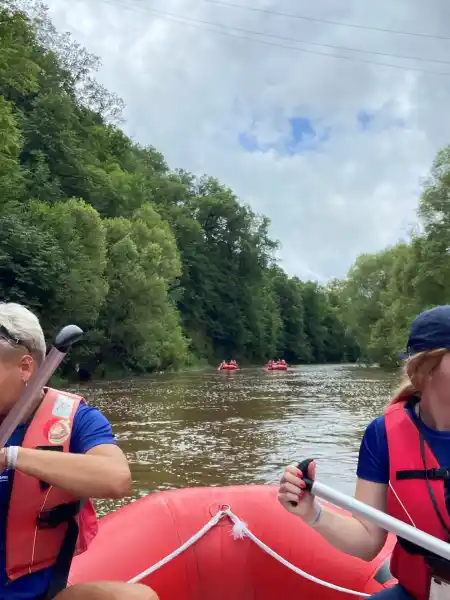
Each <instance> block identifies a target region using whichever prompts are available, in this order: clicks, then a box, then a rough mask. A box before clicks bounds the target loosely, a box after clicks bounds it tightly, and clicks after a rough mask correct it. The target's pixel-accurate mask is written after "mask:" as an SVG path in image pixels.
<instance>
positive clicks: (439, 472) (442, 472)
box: [428, 467, 450, 480]
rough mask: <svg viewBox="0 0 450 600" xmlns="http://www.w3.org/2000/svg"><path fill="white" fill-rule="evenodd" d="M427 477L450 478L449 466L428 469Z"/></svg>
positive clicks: (434, 478)
mask: <svg viewBox="0 0 450 600" xmlns="http://www.w3.org/2000/svg"><path fill="white" fill-rule="evenodd" d="M428 479H433V480H436V479H444V480H445V479H450V467H440V468H439V469H436V468H435V469H430V470H429V471H428Z"/></svg>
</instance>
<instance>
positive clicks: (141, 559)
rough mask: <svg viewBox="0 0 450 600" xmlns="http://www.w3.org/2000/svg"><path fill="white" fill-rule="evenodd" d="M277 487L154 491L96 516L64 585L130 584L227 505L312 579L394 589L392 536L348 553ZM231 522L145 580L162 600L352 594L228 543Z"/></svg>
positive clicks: (332, 599) (338, 598)
mask: <svg viewBox="0 0 450 600" xmlns="http://www.w3.org/2000/svg"><path fill="white" fill-rule="evenodd" d="M276 493H277V489H276V487H274V486H269V485H263V486H262V485H249V486H234V487H222V488H214V487H211V488H189V489H180V490H172V491H164V492H157V493H154V494H150V495H148V496H146V497H144V498H141V499H139V500H137V501H136V502H133V503H132V504H128V505H127V506H125V507H123V508H121V509H119V510H118V511H116V512H114V513H111V514H109V515H107V516H106V517H104V518H102V519H100V529H99V534H98V535H97V537H96V538H95V539H94V541H93V543H92V545H91V547H90V548H89V550H88V551H87V552H85V553H84V554H81V555H79V556H77V557H76V558H75V559H74V561H73V564H72V569H71V572H70V578H69V582H70V583H71V584H74V583H80V582H87V581H101V580H115V581H127V580H129V579H131V578H132V577H134V576H136V575H137V574H139V573H141V572H142V571H145V570H146V569H147V568H148V567H150V566H151V565H153V564H155V563H156V562H158V561H159V560H161V559H162V558H163V557H165V556H166V555H168V554H169V553H171V552H172V551H174V550H175V549H176V548H178V547H179V546H181V544H182V543H184V542H185V541H186V540H188V539H189V538H190V537H191V536H192V535H193V534H194V533H196V532H197V531H198V530H199V529H201V528H202V527H203V526H204V525H205V524H206V523H207V522H208V521H209V520H210V519H211V517H212V516H213V515H215V514H216V513H217V511H218V510H219V507H220V506H222V505H224V504H228V505H229V506H230V508H231V510H232V511H233V512H234V514H235V515H236V516H238V517H239V518H240V519H242V520H243V521H244V522H245V523H247V525H248V527H249V529H250V530H251V531H252V532H253V533H254V534H255V535H256V536H258V537H259V538H260V539H261V540H262V541H263V542H265V543H266V544H267V545H268V546H270V547H271V548H272V549H274V550H275V551H276V552H278V553H279V554H280V555H281V556H283V557H284V558H286V559H287V560H289V561H290V562H292V563H293V564H294V565H296V566H297V567H299V568H301V569H303V570H304V571H306V572H307V573H310V574H311V575H315V576H316V577H319V578H320V579H323V580H325V581H329V582H332V583H334V584H336V585H339V586H343V587H345V588H348V589H352V590H357V591H361V592H363V593H374V592H376V591H379V590H381V589H383V587H387V586H388V585H392V583H393V581H392V580H390V581H389V579H390V574H389V570H388V569H386V565H387V564H388V560H389V556H390V553H391V551H392V548H393V545H394V538H393V536H388V540H387V543H386V546H385V547H384V549H383V550H382V551H381V553H380V554H379V555H378V556H377V558H376V559H375V560H373V561H372V562H370V563H367V562H364V561H362V560H360V559H357V558H353V557H351V556H348V555H346V554H343V553H342V552H339V551H338V550H336V549H335V548H333V547H331V546H330V545H329V544H328V543H327V542H326V541H325V540H324V539H323V538H322V537H321V536H320V535H319V534H318V533H317V532H316V531H314V530H313V529H311V528H310V527H309V526H308V525H306V524H305V523H304V522H303V521H302V520H301V519H299V518H296V517H294V516H293V515H291V514H289V513H288V512H287V511H286V510H284V508H283V507H282V506H281V505H280V504H279V502H278V501H277V498H276ZM336 510H338V509H336ZM231 528H232V525H231V522H230V520H229V519H228V518H225V519H223V520H222V521H221V522H220V523H219V524H218V525H216V526H215V527H213V529H211V530H210V531H209V532H208V533H207V534H206V535H205V537H203V538H202V539H200V540H199V541H198V542H196V543H195V544H194V545H193V546H192V547H191V548H189V549H188V550H186V551H185V552H184V553H183V554H181V555H179V556H178V557H177V558H175V559H174V560H172V561H171V562H169V563H168V564H166V565H165V566H163V567H161V568H160V569H159V570H158V571H156V572H155V573H153V574H152V575H150V576H148V577H147V578H146V579H145V580H144V581H143V582H142V583H146V584H147V585H149V586H150V587H152V588H153V589H154V590H155V591H156V592H157V593H158V594H159V597H160V599H161V600H175V599H176V600H250V599H251V600H279V598H281V597H286V598H305V599H310V598H311V599H312V598H314V599H315V600H348V599H350V598H357V596H351V595H349V594H343V593H342V592H338V591H334V590H330V589H327V588H325V587H322V586H320V585H318V584H316V583H312V582H310V581H308V580H306V579H304V578H303V577H301V576H299V575H297V574H295V573H293V572H292V571H290V570H288V569H287V568H286V567H284V566H283V565H281V564H280V563H279V562H278V561H276V560H275V559H273V558H272V557H270V556H269V555H268V554H266V553H265V552H264V551H262V550H261V549H260V548H258V547H257V546H256V544H255V543H254V542H253V541H251V540H249V539H238V540H234V539H233V538H232V536H231Z"/></svg>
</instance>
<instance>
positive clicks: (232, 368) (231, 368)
mask: <svg viewBox="0 0 450 600" xmlns="http://www.w3.org/2000/svg"><path fill="white" fill-rule="evenodd" d="M238 369H239V367H238V366H237V365H230V364H228V363H225V364H224V365H222V366H221V367H219V368H218V371H237V370H238Z"/></svg>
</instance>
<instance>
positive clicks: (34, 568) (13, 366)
mask: <svg viewBox="0 0 450 600" xmlns="http://www.w3.org/2000/svg"><path fill="white" fill-rule="evenodd" d="M45 355H46V344H45V337H44V333H43V331H42V327H41V325H40V323H39V319H38V318H37V316H36V315H35V314H33V313H32V312H31V311H30V310H28V309H27V308H26V307H25V306H22V305H20V304H16V303H13V302H3V303H0V423H1V422H2V421H3V420H4V418H5V417H6V415H7V414H8V413H9V411H10V410H11V408H12V407H13V406H14V404H15V403H16V402H17V400H18V399H19V397H20V395H21V393H22V391H23V390H24V388H25V386H26V385H27V383H28V382H29V381H30V378H31V377H32V375H33V374H34V373H35V371H36V370H37V368H38V367H39V366H40V365H41V364H42V363H43V361H44V359H45ZM39 394H40V397H41V401H40V404H39V406H38V408H37V409H36V410H35V411H34V412H33V413H32V414H28V415H27V416H26V418H25V420H24V422H22V423H21V424H20V425H18V427H17V428H16V429H15V431H14V432H13V434H12V435H11V437H10V439H9V440H8V442H7V443H6V445H5V448H3V449H2V450H0V538H1V539H2V540H4V542H3V543H0V598H5V599H6V600H28V599H29V600H44V599H46V600H47V599H48V600H50V599H52V598H55V597H57V598H59V597H61V599H62V600H70V599H71V598H79V599H80V600H82V599H87V598H89V599H91V600H95V598H100V597H101V598H102V599H103V600H118V599H119V598H121V599H123V600H157V598H158V597H157V595H156V593H155V592H154V591H153V590H151V589H150V588H148V587H146V586H143V585H131V584H126V583H119V582H94V583H89V584H77V585H74V586H69V587H67V588H66V586H67V578H68V574H69V569H70V565H71V562H72V558H73V556H74V555H76V554H79V553H81V552H84V551H85V550H86V549H87V548H88V547H89V544H90V542H91V541H92V539H93V538H94V537H95V535H96V533H97V528H98V525H97V518H96V514H95V509H94V506H93V504H92V502H91V500H90V499H91V498H122V497H124V496H126V495H127V494H129V493H130V487H131V473H130V468H129V465H128V461H127V459H126V457H125V455H124V454H123V452H122V450H121V449H120V448H119V447H118V446H117V444H116V441H115V438H114V435H113V432H112V428H111V425H110V423H109V421H108V420H107V419H106V417H105V416H104V415H103V414H102V413H101V412H100V411H99V410H98V409H96V408H94V407H91V406H88V404H87V402H86V401H85V399H84V398H82V397H80V396H77V395H75V394H70V393H68V392H62V391H59V390H55V389H52V388H44V389H43V390H40V391H39Z"/></svg>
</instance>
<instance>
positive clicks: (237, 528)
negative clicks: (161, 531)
mask: <svg viewBox="0 0 450 600" xmlns="http://www.w3.org/2000/svg"><path fill="white" fill-rule="evenodd" d="M224 517H228V518H229V519H230V521H231V522H232V523H233V528H232V530H231V534H232V536H233V539H235V540H237V539H244V538H245V537H248V538H249V539H250V540H252V542H254V543H255V544H256V545H257V546H259V548H261V550H264V552H267V554H269V556H271V557H272V558H274V559H275V560H277V561H278V562H280V563H281V564H282V565H284V566H285V567H287V568H288V569H290V570H291V571H294V573H297V575H300V576H301V577H304V578H305V579H309V581H312V582H314V583H317V584H318V585H321V586H323V587H327V588H330V589H332V590H335V591H337V592H342V593H344V594H351V595H353V596H359V597H360V598H361V597H362V598H368V597H369V596H370V594H364V593H363V592H355V591H354V590H348V589H347V588H344V587H341V586H339V585H335V584H334V583H329V582H328V581H323V580H322V579H319V578H318V577H314V575H310V574H309V573H306V572H305V571H302V569H299V568H298V567H296V566H295V565H293V564H292V563H290V562H289V561H287V560H286V559H285V558H283V557H282V556H280V555H279V554H277V552H275V550H272V548H269V546H267V545H266V544H265V543H264V542H263V541H261V540H260V539H259V538H257V537H256V535H254V534H253V533H252V532H251V531H250V529H249V528H248V527H247V524H246V523H244V522H243V521H241V519H239V517H237V516H236V515H235V514H234V513H233V512H232V510H231V508H230V507H229V506H226V507H223V508H222V510H220V511H219V512H218V513H217V514H216V515H215V516H214V517H213V518H212V519H211V520H210V521H208V523H206V525H204V527H202V528H201V529H200V530H199V531H197V533H196V534H194V535H193V536H192V537H191V538H189V539H188V540H187V541H186V542H185V543H184V544H182V545H181V546H180V547H179V548H177V549H176V550H174V551H173V552H171V553H170V554H168V555H167V556H166V557H165V558H163V559H161V560H160V561H159V562H157V563H156V564H154V565H153V566H152V567H149V568H148V569H146V570H145V571H142V573H139V575H136V576H135V577H133V578H132V579H130V580H129V581H128V583H139V581H142V580H143V579H145V577H147V576H148V575H151V574H152V573H154V572H155V571H157V570H158V569H160V568H161V567H162V566H164V565H165V564H167V563H168V562H170V561H171V560H173V559H174V558H176V557H177V556H179V555H180V554H181V553H182V552H184V551H185V550H187V549H188V548H189V547H190V546H193V545H194V544H195V543H196V542H197V541H198V540H199V539H200V538H202V537H203V536H204V535H205V534H206V533H207V532H208V531H209V530H210V529H212V528H213V527H215V526H216V525H217V524H218V523H219V521H220V520H221V519H223V518H224Z"/></svg>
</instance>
